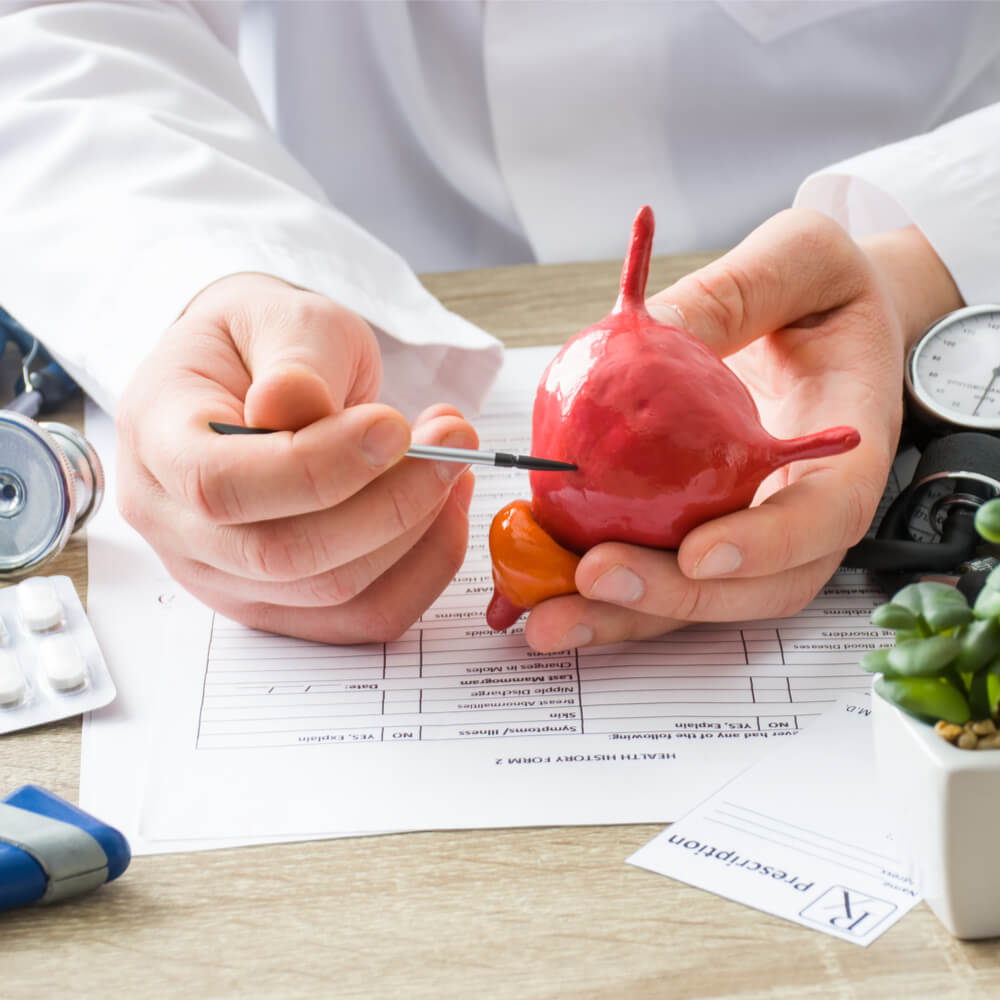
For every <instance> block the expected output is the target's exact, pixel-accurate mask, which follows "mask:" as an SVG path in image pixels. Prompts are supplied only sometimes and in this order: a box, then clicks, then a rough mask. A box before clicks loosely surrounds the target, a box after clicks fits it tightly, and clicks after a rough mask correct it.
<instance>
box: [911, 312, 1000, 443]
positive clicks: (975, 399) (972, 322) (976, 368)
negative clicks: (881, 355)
mask: <svg viewBox="0 0 1000 1000" xmlns="http://www.w3.org/2000/svg"><path fill="white" fill-rule="evenodd" d="M906 390H907V395H908V398H909V403H910V407H911V410H912V411H913V416H915V417H916V418H918V419H919V420H921V421H922V422H923V423H924V424H928V425H931V426H935V427H936V428H937V429H939V430H948V429H958V430H967V431H984V432H986V433H992V434H997V433H1000V305H983V306H969V307H968V308H966V309H958V310H956V311H955V312H952V313H949V314H948V315H947V316H945V317H944V318H943V319H940V320H938V321H937V322H936V323H935V324H934V325H933V326H932V327H931V328H930V329H929V330H928V331H927V332H926V333H925V334H924V335H923V336H922V337H921V338H920V340H918V341H917V343H916V344H915V345H914V347H913V349H912V350H911V351H910V356H909V358H908V359H907V364H906Z"/></svg>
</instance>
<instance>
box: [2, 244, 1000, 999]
mask: <svg viewBox="0 0 1000 1000" xmlns="http://www.w3.org/2000/svg"><path fill="white" fill-rule="evenodd" d="M706 259H708V256H707V255H699V256H692V257H686V258H679V259H672V260H661V261H657V262H655V268H654V277H653V279H652V280H651V282H650V287H651V288H655V287H657V286H662V285H665V284H667V283H669V281H670V280H672V279H673V278H674V277H676V276H678V275H679V274H681V273H684V271H685V270H688V269H690V268H691V267H694V266H696V265H698V264H700V263H702V262H703V261H704V260H706ZM425 280H426V283H427V285H428V287H430V288H431V289H432V290H433V291H434V292H435V293H436V294H438V295H439V296H440V297H441V298H442V299H443V300H444V301H445V303H446V304H447V305H449V306H450V307H451V308H453V309H455V310H456V311H458V312H460V313H461V314H463V315H465V316H467V317H468V318H469V319H471V320H473V321H474V322H476V323H479V324H481V325H483V326H484V327H486V328H487V329H489V330H491V331H492V332H494V333H496V334H498V335H500V336H502V337H503V338H504V339H505V340H506V341H507V342H508V343H511V344H529V343H544V342H552V341H556V340H561V339H562V338H564V337H565V336H566V335H567V334H569V333H571V332H572V331H573V330H575V329H577V328H578V327H580V326H583V325H586V324H588V323H590V322H593V321H594V320H596V319H598V318H600V317H601V316H603V315H604V314H605V313H606V312H607V311H608V308H609V307H610V304H611V302H612V301H613V300H614V297H615V293H616V288H617V280H618V264H617V263H615V264H603V263H596V264H585V265H565V266H558V267H542V268H499V269H494V270H489V271H479V272H468V273H456V274H448V275H443V274H442V275H431V276H427V277H426V279H425ZM47 569H48V570H49V571H51V572H67V573H70V574H71V575H72V576H73V577H74V579H75V580H76V581H77V583H78V585H79V586H84V585H85V572H86V570H85V550H84V546H83V544H82V541H81V540H80V539H76V538H74V539H73V540H72V541H71V543H70V545H69V546H68V548H67V550H66V551H65V552H64V554H63V555H62V556H61V557H60V558H59V559H58V560H57V561H56V562H54V563H52V564H51V565H50V566H49V567H48V568H47ZM79 732H80V724H79V720H78V719H74V720H70V721H67V722H64V723H56V724H53V725H49V726H44V727H41V728H39V729H35V730H32V731H30V732H26V733H18V734H13V735H11V736H6V737H0V793H3V794H5V793H6V792H8V791H11V790H13V789H14V788H15V787H17V786H19V785H21V784H24V783H26V782H38V783H39V784H42V785H45V786H46V787H48V788H51V789H52V790H53V791H56V792H58V793H59V794H61V795H64V796H66V797H67V798H69V799H71V800H73V801H75V800H76V790H77V782H78V777H79ZM658 831H659V827H657V826H610V827H584V828H556V829H527V830H474V831H459V832H437V833H415V834H404V835H393V836H383V837H368V838H351V839H343V840H329V841H319V842H311V843H301V844H282V845H276V846H261V847H249V848H241V849H238V850H225V851H214V852H207V853H199V854H175V855H160V856H156V857H144V858H136V859H135V860H134V861H133V863H132V865H131V867H130V869H129V870H128V871H127V872H126V874H125V875H124V876H123V877H122V878H121V879H120V880H118V881H117V882H115V883H112V884H111V885H109V886H105V887H104V888H103V889H101V890H99V891H97V892H94V893H92V894H90V895H89V896H86V897H83V898H80V899H77V900H73V901H69V902H67V903H64V904H61V905H57V906H52V907H35V908H25V909H21V910H18V911H14V912H9V913H6V914H0V996H3V997H4V998H6V1000H19V998H29V997H30V998H35V997H49V996H73V997H118V996H128V997H132V996H136V997H184V998H190V997H228V996H239V997H247V998H254V997H338V998H343V1000H350V998H373V1000H379V998H390V997H391V998H397V997H405V998H412V1000H432V998H433V1000H441V998H470V997H490V998H497V1000H507V998H510V1000H515V998H516V1000H536V998H537V1000H542V998H562V1000H590V998H605V997H607V998H619V997H621V998H637V1000H644V998H658V1000H659V998H677V1000H683V998H720V1000H721V998H726V1000H764V998H768V1000H803V998H820V997H835V998H838V1000H850V998H855V997H857V998H869V997H873V996H877V997H903V996H906V997H935V998H942V997H956V998H958V997H971V996H974V995H977V994H979V995H984V996H986V995H991V994H992V992H994V991H995V989H996V986H995V984H996V979H997V971H998V969H1000V941H986V942H975V943H970V942H960V941H956V940H954V939H953V938H951V937H950V935H949V934H948V933H947V932H946V931H945V930H944V929H943V928H942V927H941V925H940V924H939V923H938V922H937V920H936V919H935V918H934V916H933V915H932V914H931V913H930V911H929V910H928V909H927V907H926V906H923V905H921V906H920V907H919V908H918V909H917V910H916V911H914V912H913V913H912V914H910V915H909V916H908V917H906V918H905V919H904V920H903V921H901V922H900V923H899V924H897V925H896V926H895V927H894V928H892V929H891V930H890V931H889V932H888V933H887V934H886V935H884V936H883V937H882V938H880V939H879V940H878V941H876V942H875V943H874V944H873V945H871V947H869V948H867V949H864V948H859V947H856V946H854V945H851V944H847V943H845V942H842V941H839V940H836V939H834V938H831V937H827V936H825V935H822V934H819V933H814V932H811V931H808V930H805V929H804V928H800V927H797V926H793V925H791V924H788V923H785V922H784V921H782V920H778V919H776V918H773V917H770V916H767V915H765V914H761V913H758V912H756V911H754V910H751V909H749V908H747V907H744V906H740V905H738V904H736V903H732V902H729V901H727V900H724V899H720V898H718V897H716V896H712V895H709V894H708V893H703V892H700V891H697V890H695V889H692V888H689V887H688V886H685V885H683V884H681V883H679V882H674V881H672V880H670V879H666V878H662V877H659V876H657V875H653V874H651V873H649V872H645V871H641V870H639V869H636V868H633V867H631V866H629V865H626V864H625V863H624V859H625V858H626V857H627V856H628V855H629V854H630V853H631V852H632V851H634V850H635V849H636V848H637V847H639V846H640V845H642V844H644V843H645V842H646V841H648V840H649V839H650V838H651V837H652V836H654V835H655V834H656V833H657V832H658Z"/></svg>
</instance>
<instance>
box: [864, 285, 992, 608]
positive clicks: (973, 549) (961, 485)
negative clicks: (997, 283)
mask: <svg viewBox="0 0 1000 1000" xmlns="http://www.w3.org/2000/svg"><path fill="white" fill-rule="evenodd" d="M905 384H906V395H907V407H908V411H909V412H908V417H909V420H908V422H907V428H906V430H907V434H906V435H905V437H904V443H905V442H908V443H910V444H916V445H917V446H918V448H919V451H920V455H919V460H916V459H914V461H916V466H915V468H913V469H912V473H911V475H912V478H911V480H910V482H909V485H907V486H904V487H903V488H902V489H901V492H900V493H899V495H898V496H897V497H896V499H895V500H894V501H893V502H892V503H891V504H890V505H889V508H888V510H887V511H886V513H885V515H884V516H883V517H882V519H881V522H880V524H879V527H878V530H877V532H876V533H875V535H874V536H873V537H872V536H870V537H867V538H865V539H863V540H862V541H861V542H860V543H858V544H857V545H856V546H854V547H853V548H852V549H851V550H850V551H849V552H848V557H847V560H846V562H845V565H848V566H858V567H861V568H865V569H872V570H875V571H876V574H882V576H883V579H884V580H886V581H892V580H894V581H896V582H895V583H892V584H891V585H890V584H888V583H887V590H889V592H890V593H891V592H892V590H894V589H895V588H896V587H897V586H900V585H902V583H903V582H905V581H906V580H907V579H912V578H921V577H922V575H923V574H927V573H931V574H933V573H938V574H949V575H953V576H955V577H956V578H958V579H959V580H960V583H959V584H958V585H959V586H960V587H962V586H963V585H964V584H967V585H968V586H969V587H970V588H974V587H976V586H981V580H980V579H979V577H981V576H984V575H985V572H986V571H987V570H988V569H989V568H992V565H990V566H989V567H987V568H986V569H983V571H982V572H980V569H979V567H978V562H980V561H982V560H980V559H979V557H978V551H979V543H980V542H981V539H980V538H979V536H978V535H977V533H976V531H975V529H974V523H973V522H974V517H975V512H976V511H977V510H978V508H979V507H980V506H982V504H983V503H985V502H986V501H987V500H991V499H993V498H995V497H997V496H1000V305H983V306H970V307H968V308H965V309H958V310H956V311H955V312H952V313H949V314H948V315H947V316H945V317H944V318H942V319H940V320H938V321H937V322H936V323H935V324H934V325H933V326H931V327H930V329H928V330H927V331H926V333H924V335H923V336H922V337H921V338H920V339H919V340H918V341H917V343H916V344H915V345H914V347H913V348H912V350H911V351H910V354H909V357H908V358H907V363H906V371H905ZM908 455H912V449H911V451H908V452H903V453H902V454H901V455H900V456H899V458H897V467H898V466H899V465H900V463H901V462H902V461H903V460H904V459H906V458H907V456H908ZM898 471H901V470H898ZM967 596H968V595H967Z"/></svg>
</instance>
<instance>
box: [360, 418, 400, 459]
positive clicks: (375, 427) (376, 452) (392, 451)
mask: <svg viewBox="0 0 1000 1000" xmlns="http://www.w3.org/2000/svg"><path fill="white" fill-rule="evenodd" d="M409 446H410V431H409V428H408V427H407V426H406V425H405V424H404V423H402V422H401V421H399V420H396V419H394V418H392V417H387V418H385V419H384V420H379V421H377V422H376V423H374V424H372V425H371V427H369V428H368V430H367V431H365V436H364V438H363V439H362V441H361V450H362V451H363V452H364V456H365V458H366V459H367V460H368V464H369V465H373V466H374V467H375V468H377V469H380V468H382V466H383V465H388V464H389V463H390V462H392V461H394V460H395V459H397V458H402V457H403V455H404V454H405V453H406V449H407V448H409Z"/></svg>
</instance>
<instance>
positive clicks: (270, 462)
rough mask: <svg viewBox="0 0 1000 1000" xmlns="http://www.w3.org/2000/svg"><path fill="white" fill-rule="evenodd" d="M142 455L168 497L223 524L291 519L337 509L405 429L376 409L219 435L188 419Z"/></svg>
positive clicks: (393, 450) (388, 458) (390, 413)
mask: <svg viewBox="0 0 1000 1000" xmlns="http://www.w3.org/2000/svg"><path fill="white" fill-rule="evenodd" d="M161 440H169V441H171V447H170V449H169V450H168V449H163V448H162V447H161V448H154V449H144V454H146V455H151V456H152V457H151V458H150V459H149V460H148V462H147V467H148V469H149V472H150V473H151V474H152V475H153V476H154V477H155V478H156V479H157V481H158V482H159V483H160V485H161V486H162V487H163V488H164V489H165V490H166V491H167V493H168V494H170V495H172V496H174V497H177V498H180V499H181V500H183V501H185V502H186V503H188V504H192V505H194V506H195V507H196V508H197V509H199V510H200V511H201V512H202V513H203V514H204V515H205V516H207V517H208V518H210V519H211V520H213V521H215V522H218V523H222V524H237V523H249V522H254V521H264V520H271V519H274V518H280V517H290V516H294V515H298V514H304V513H309V512H311V511H317V510H325V509H327V508H329V507H333V506H336V505H337V504H339V503H341V502H343V501H344V500H346V499H347V498H348V497H350V496H353V495H354V494H355V493H357V492H358V491H360V490H361V489H363V488H364V487H365V486H366V485H367V484H368V483H370V482H371V481H372V480H373V479H375V478H376V477H377V476H378V475H379V474H380V473H382V472H384V471H385V470H386V469H387V468H389V467H390V466H392V465H393V464H395V463H396V462H397V461H398V460H399V459H400V458H402V457H403V455H404V454H405V453H406V450H407V449H408V448H409V446H410V427H409V424H408V423H407V422H406V419H405V418H404V417H403V415H402V414H401V413H399V412H398V411H397V410H394V409H392V407H389V406H385V405H383V404H380V403H364V404H360V405H358V406H352V407H348V408H347V409H346V410H342V411H340V412H339V413H336V414H333V415H331V416H328V417H324V418H322V419H321V420H317V421H316V422H315V423H312V424H309V425H308V426H307V427H304V428H302V429H301V430H298V431H275V432H274V433H272V434H260V435H257V434H250V435H244V434H240V435H224V434H217V433H216V432H215V431H213V430H211V428H210V427H209V426H208V418H205V417H201V418H192V419H191V420H190V421H189V422H187V423H186V424H185V425H184V427H183V433H182V434H180V435H179V436H178V435H177V434H176V432H175V433H174V434H173V435H172V436H170V437H161Z"/></svg>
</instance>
